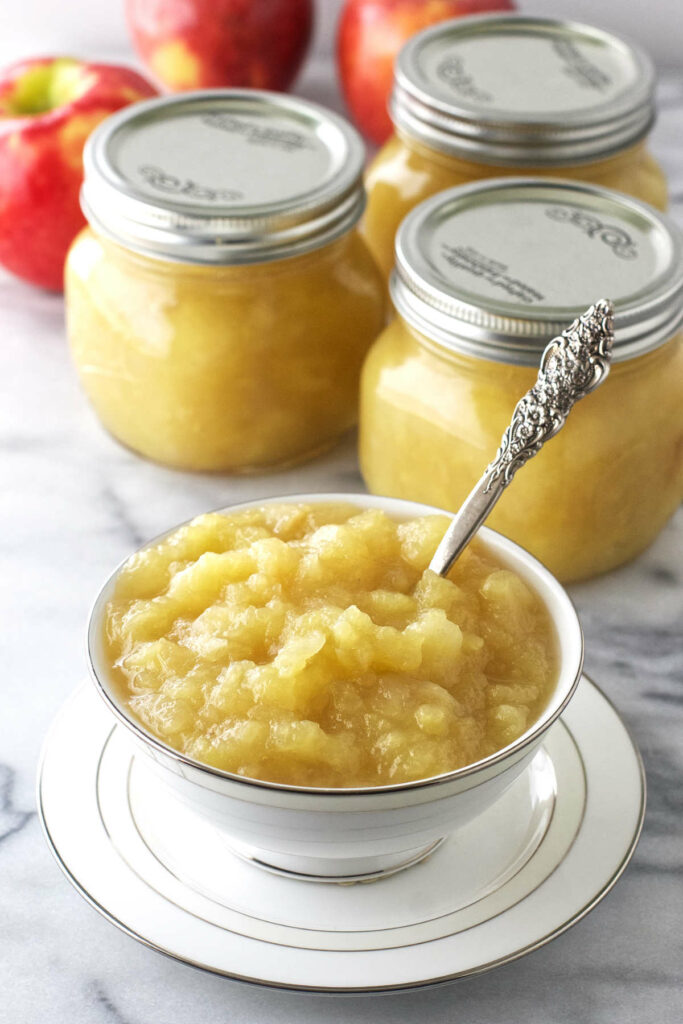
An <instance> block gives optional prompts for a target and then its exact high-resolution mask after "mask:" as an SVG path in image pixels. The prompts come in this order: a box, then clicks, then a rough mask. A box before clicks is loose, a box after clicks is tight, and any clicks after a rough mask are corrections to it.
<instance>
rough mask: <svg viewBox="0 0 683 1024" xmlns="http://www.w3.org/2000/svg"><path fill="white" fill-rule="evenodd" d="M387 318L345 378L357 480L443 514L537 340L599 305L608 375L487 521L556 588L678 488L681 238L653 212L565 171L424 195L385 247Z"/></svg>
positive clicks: (491, 447) (505, 416)
mask: <svg viewBox="0 0 683 1024" xmlns="http://www.w3.org/2000/svg"><path fill="white" fill-rule="evenodd" d="M391 290H392V298H393V300H394V304H395V306H396V309H397V312H398V314H399V315H398V318H397V319H396V320H395V321H394V322H393V323H391V324H390V325H389V326H388V327H387V328H386V329H385V331H384V333H383V334H382V335H381V336H380V338H379V339H378V341H377V342H376V344H375V345H374V346H373V348H372V349H371V351H370V353H369V355H368V358H367V360H366V363H365V367H364V370H363V375H362V379H361V430H360V453H361V468H362V471H363V475H364V477H365V480H366V482H367V484H368V487H369V489H370V490H371V491H373V492H375V493H379V494H385V495H389V496H391V497H400V498H409V499H412V500H416V501H422V502H426V503H429V504H434V505H438V506H440V507H442V508H447V509H451V510H453V511H455V510H456V509H458V508H459V507H460V505H461V504H462V502H463V501H464V499H465V498H466V497H467V495H468V494H469V492H470V490H471V489H472V487H473V486H474V484H475V483H476V482H477V480H478V479H479V477H480V476H481V474H482V473H483V471H484V469H485V467H486V465H487V464H488V463H489V462H490V461H491V460H492V459H493V457H494V456H495V454H496V451H497V448H498V445H499V442H500V439H501V436H502V434H503V431H504V429H505V428H506V426H507V425H508V424H509V422H510V419H511V416H512V412H513V409H514V407H515V405H516V403H517V401H518V400H519V399H520V398H521V397H522V395H523V394H524V393H525V392H526V391H527V390H528V389H529V388H530V387H531V386H532V384H533V383H534V381H535V379H536V375H537V371H538V365H539V361H540V356H541V353H542V351H543V348H544V347H545V344H546V343H547V341H548V340H549V339H550V338H551V337H553V336H554V335H557V334H559V333H560V331H561V330H562V329H563V328H564V327H566V326H568V324H569V322H570V321H571V320H572V319H573V318H574V317H575V316H576V315H578V313H580V312H583V310H584V309H586V308H587V307H588V306H589V305H591V303H593V302H595V301H597V300H598V299H600V298H607V299H612V300H613V301H614V304H615V345H614V355H613V365H612V369H611V373H610V376H609V378H608V379H607V381H606V382H605V383H604V384H602V385H601V386H600V388H599V389H598V390H597V391H596V392H595V393H594V394H592V395H591V396H590V397H589V398H587V399H586V400H584V401H582V402H579V403H578V405H577V406H576V408H575V409H574V410H572V412H571V414H570V416H569V419H568V422H567V424H566V425H565V427H564V428H563V429H562V431H561V432H560V433H559V434H558V435H557V437H555V438H553V439H552V440H551V441H549V442H548V443H547V444H546V446H545V447H544V449H543V451H541V452H540V453H539V454H538V455H537V456H535V457H534V459H532V460H531V462H530V463H529V464H528V465H527V466H525V467H524V468H523V469H520V471H519V472H518V473H517V475H516V476H515V479H514V483H513V484H512V486H511V487H510V488H509V489H508V490H507V491H506V492H505V493H504V494H503V496H502V498H501V499H500V501H499V503H498V505H497V506H496V507H495V509H494V511H493V513H492V515H491V516H490V518H489V520H488V521H487V524H488V525H490V526H492V527H493V528H494V529H496V530H499V531H500V532H501V533H503V534H505V535H506V536H508V537H511V538H512V539H513V540H515V541H517V543H519V544H521V545H522V546H523V547H525V548H527V549H528V550H529V551H531V552H532V554H534V555H536V557H537V558H539V559H540V560H541V561H542V562H544V563H545V564H546V565H547V566H548V568H549V569H550V570H551V571H552V572H553V573H554V574H555V575H556V576H558V577H559V579H560V580H562V581H564V582H569V581H573V580H579V579H585V578H588V577H590V576H594V575H597V574H598V573H601V572H605V571H606V570H609V569H612V568H614V567H615V566H617V565H620V564H621V563H623V562H626V561H628V560H629V559H631V558H633V557H634V556H636V555H637V554H638V553H639V552H641V551H642V550H643V549H644V548H645V547H647V545H648V544H649V543H650V542H651V541H652V540H653V539H654V538H655V536H656V535H657V534H658V532H659V531H660V530H661V529H662V527H663V526H664V524H665V523H666V521H667V519H668V518H669V517H670V516H671V514H672V513H673V511H674V510H675V508H676V506H677V505H678V503H679V502H680V500H681V496H682V494H683V335H682V334H681V324H682V323H683V249H682V244H681V239H680V236H679V233H678V231H677V229H676V228H675V227H674V226H673V225H672V224H671V223H669V222H668V221H667V220H666V218H664V217H663V216H662V215H661V214H658V213H657V212H656V211H655V210H654V209H652V208H651V207H649V206H646V205H645V204H643V203H639V202H638V201H636V200H633V199H629V198H627V197H625V196H621V195H619V194H617V193H615V192H611V191H609V190H607V189H601V188H599V187H597V186H592V185H580V184H577V183H572V182H569V181H565V182H557V183H550V182H544V181H543V180H541V179H522V178H519V179H493V180H490V181H487V182H482V183H479V184H475V185H469V186H466V187H463V188H459V189H452V190H450V191H448V192H444V193H441V194H440V195H438V196H435V197H433V198H432V199H429V200H427V201H426V202H424V203H422V204H421V205H420V206H419V207H417V208H416V209H415V210H414V211H413V212H412V213H411V214H410V215H409V216H408V218H407V219H406V221H405V222H404V224H403V225H402V226H401V229H400V231H399V233H398V236H397V240H396V270H395V272H394V274H393V275H392V281H391Z"/></svg>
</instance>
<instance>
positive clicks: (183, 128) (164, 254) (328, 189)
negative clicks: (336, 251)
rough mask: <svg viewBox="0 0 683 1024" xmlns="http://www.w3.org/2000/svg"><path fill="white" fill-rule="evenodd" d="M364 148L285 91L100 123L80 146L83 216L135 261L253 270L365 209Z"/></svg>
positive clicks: (165, 103)
mask: <svg viewBox="0 0 683 1024" xmlns="http://www.w3.org/2000/svg"><path fill="white" fill-rule="evenodd" d="M363 161H364V147H363V143H362V142H361V139H360V136H359V135H358V134H357V132H356V131H355V130H354V129H353V128H351V126H350V125H348V124H347V123H346V121H344V120H343V119H342V118H340V117H337V116H336V115H335V114H332V113H330V111H328V110H325V109H324V108H323V107H319V106H318V105H317V104H314V103H308V102H307V101H305V100H300V99H295V98H294V97H291V96H285V95H282V94H280V93H270V92H260V91H256V90H239V89H225V90H223V89H221V90H218V89H217V90H209V91H205V92H195V93H191V94H185V95H179V96H169V97H164V98H162V99H155V100H149V101H147V102H145V103H136V104H134V105H133V106H130V107H127V108H125V109H124V110H122V111H120V112H119V113H117V114H114V115H113V116H112V117H109V118H107V120H106V121H104V122H103V123H102V124H101V125H100V127H98V128H97V129H96V130H95V131H94V132H93V134H92V135H91V136H90V139H89V140H88V143H87V145H86V148H85V154H84V164H85V180H84V184H83V189H82V192H81V204H82V207H83V212H84V213H85V216H86V217H87V219H88V221H89V222H90V223H91V224H92V226H93V227H94V228H95V229H96V230H97V231H99V232H102V233H103V234H105V235H107V236H109V237H110V238H112V239H113V240H114V241H116V242H118V243H119V244H121V245H123V246H125V247H126V248H128V249H133V250H135V251H136V252H141V253H145V254H146V255H150V256H155V257H158V258H160V259H164V260H179V261H182V262H184V263H211V264H215V263H222V264H226V263H227V264H234V263H256V262H263V261H266V260H273V259H280V258H283V257H285V256H293V255H297V254H299V253H303V252H307V251H310V250H312V249H316V248H318V247H319V246H321V245H324V244H326V243H327V242H330V241H332V240H333V239H334V238H337V237H338V236H340V235H342V234H344V232H346V231H348V230H349V228H350V227H352V226H353V225H354V224H355V223H356V221H357V220H358V218H359V217H360V215H361V213H362V212H363V207H364V203H365V194H364V191H363V184H362V171H363Z"/></svg>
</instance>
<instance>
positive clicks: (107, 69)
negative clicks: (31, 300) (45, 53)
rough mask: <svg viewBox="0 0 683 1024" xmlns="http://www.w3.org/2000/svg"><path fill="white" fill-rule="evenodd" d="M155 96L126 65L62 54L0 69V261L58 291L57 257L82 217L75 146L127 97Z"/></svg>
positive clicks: (79, 157)
mask: <svg viewBox="0 0 683 1024" xmlns="http://www.w3.org/2000/svg"><path fill="white" fill-rule="evenodd" d="M154 95H156V89H155V88H154V87H153V86H152V85H150V83H149V82H148V81H146V80H145V79H144V78H142V76H141V75H138V74H137V73H136V72H134V71H131V70H130V69H129V68H124V67H116V66H114V65H109V64H88V63H83V62H81V61H78V60H74V59H72V58H67V57H45V58H40V59H37V60H26V61H22V62H21V63H19V64H14V65H12V66H11V67H9V68H6V69H5V70H4V71H0V263H1V264H2V265H3V266H4V267H6V268H7V269H8V270H10V271H12V273H14V274H16V275H17V276H18V277H23V278H25V280H27V281H31V282H33V284H37V285H41V286H42V287H43V288H49V289H51V290H53V291H61V289H62V275H63V270H64V258H65V256H66V253H67V250H68V248H69V246H70V244H71V242H72V241H73V239H74V237H75V236H76V235H77V233H78V232H79V231H80V229H81V227H82V226H83V225H84V224H85V219H84V217H83V214H82V213H81V209H80V206H79V200H78V196H79V191H80V187H81V182H82V180H83V145H84V143H85V140H86V139H87V137H88V135H89V134H90V132H91V131H92V130H93V128H94V127H95V126H96V125H97V124H99V122H100V121H102V120H103V119H104V118H105V117H108V116H109V114H111V113H112V112H113V111H115V110H118V109H119V108H120V107H124V106H126V104H128V103H134V102H135V101H136V100H140V99H144V98H146V97H149V96H154Z"/></svg>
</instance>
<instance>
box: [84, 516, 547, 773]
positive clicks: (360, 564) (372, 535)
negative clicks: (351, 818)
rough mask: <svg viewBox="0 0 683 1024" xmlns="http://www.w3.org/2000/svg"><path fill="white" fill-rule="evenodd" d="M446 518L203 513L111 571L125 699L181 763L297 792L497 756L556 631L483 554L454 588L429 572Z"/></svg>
mask: <svg viewBox="0 0 683 1024" xmlns="http://www.w3.org/2000/svg"><path fill="white" fill-rule="evenodd" d="M448 521H449V520H448V519H447V517H445V516H425V517H422V518H418V519H412V520H406V521H403V522H397V521H395V520H394V519H392V518H390V517H389V516H387V515H386V514H385V513H384V512H382V511H380V510H378V509H375V508H369V509H359V508H358V507H357V506H355V505H350V504H331V503H320V504H313V505H307V504H301V503H296V504H287V503H282V504H269V505H265V506H262V507H249V508H246V509H243V510H238V511H236V512H234V513H232V514H220V513H214V514H209V515H204V516H200V517H199V518H198V519H195V520H194V521H193V522H191V523H189V524H188V525H186V526H184V527H181V528H180V529H178V530H176V531H174V532H173V533H171V534H169V535H167V536H166V537H165V538H163V539H162V540H160V541H159V542H157V543H155V544H153V545H151V546H148V547H147V548H144V549H142V550H141V551H139V552H138V553H137V554H136V555H134V556H133V557H132V558H131V559H130V560H129V561H128V562H127V563H126V564H125V566H124V567H123V569H122V570H121V571H120V572H119V574H118V576H117V580H116V586H115V589H114V593H113V597H112V599H111V600H110V602H109V603H108V605H107V608H106V612H105V625H104V629H105V637H106V639H105V645H106V651H107V655H106V656H107V659H108V661H109V663H110V665H111V672H112V675H113V682H114V686H115V689H116V691H117V692H118V694H119V699H120V700H121V702H122V703H123V705H124V706H125V707H126V709H127V712H128V713H130V714H131V715H132V716H133V717H134V718H135V719H137V720H138V721H139V722H140V723H141V724H142V725H143V727H144V728H145V729H146V730H148V731H149V732H150V733H152V734H153V735H154V736H156V737H158V738H159V739H161V740H163V741H164V742H165V743H167V744H168V745H169V746H171V747H173V748H175V749H177V750H179V751H181V752H182V753H183V754H185V755H187V756H189V757H191V758H193V759H195V760H197V761H199V762H202V763H204V764H208V765H210V766H212V767H214V768H218V769H221V770H225V771H228V772H231V773H234V774H237V775H241V776H245V777H248V778H254V779H263V780H267V781H271V782H279V783H288V784H291V785H302V786H316V787H350V786H377V785H384V784H395V783H401V782H408V781H412V780H415V779H421V778H428V777H431V776H434V775H438V774H441V773H444V772H448V771H452V770H454V769H456V768H459V767H462V766H464V765H468V764H470V763H472V762H475V761H477V760H479V759H481V758H483V757H486V756H488V755H490V754H492V753H494V752H495V751H497V750H499V749H500V748H502V747H505V746H507V745H508V744H510V743H512V742H514V741H515V740H516V739H518V738H519V737H520V736H521V735H522V734H523V733H524V732H525V731H526V730H527V729H528V728H529V727H530V726H531V725H532V724H533V723H534V722H535V721H536V720H537V718H538V717H539V716H540V714H541V713H542V711H543V710H544V707H545V705H546V703H547V701H548V698H549V696H550V694H551V693H552V690H553V688H554V686H555V681H556V678H557V664H556V650H555V643H556V638H555V635H554V627H553V625H552V622H551V619H550V616H549V613H548V611H547V609H546V608H545V606H544V604H543V603H542V601H541V599H540V598H539V597H538V596H537V595H536V594H535V592H533V591H532V590H531V589H530V588H529V587H528V586H527V584H526V583H524V582H523V581H522V579H521V578H520V577H519V576H518V575H517V574H516V573H515V572H513V571H511V570H509V569H507V568H506V567H505V566H504V565H501V564H499V563H498V562H497V561H496V560H495V559H494V558H493V556H492V555H490V554H489V552H488V551H487V548H486V546H485V545H484V544H482V543H481V542H478V541H475V542H473V543H472V544H471V545H470V546H469V547H468V548H467V549H466V551H465V552H464V553H463V555H462V556H461V557H460V558H459V559H458V561H457V562H456V564H455V566H454V567H453V569H452V571H451V573H450V575H449V578H448V579H442V578H441V577H439V576H437V575H436V574H434V573H432V572H430V571H429V570H427V566H428V564H429V561H430V559H431V556H432V555H433V553H434V551H435V549H436V547H437V544H438V542H439V540H440V539H441V537H442V535H443V533H444V531H445V529H446V527H447V525H448Z"/></svg>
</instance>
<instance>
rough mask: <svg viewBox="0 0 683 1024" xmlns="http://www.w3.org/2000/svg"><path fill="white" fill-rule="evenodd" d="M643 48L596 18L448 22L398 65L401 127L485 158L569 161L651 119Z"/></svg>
mask: <svg viewBox="0 0 683 1024" xmlns="http://www.w3.org/2000/svg"><path fill="white" fill-rule="evenodd" d="M654 86H655V74H654V69H653V66H652V62H651V61H650V59H649V57H648V56H647V55H646V54H645V53H643V52H642V50H640V49H638V48H637V47H635V46H633V45H631V44H630V43H627V42H625V41H624V40H623V39H620V38H618V37H617V36H614V35H611V34H610V33H608V32H603V31H602V30H600V29H597V28H592V27H591V26H590V25H581V24H578V23H577V22H571V21H559V20H555V19H552V18H533V17H522V16H520V15H514V14H513V15H496V14H494V15H480V16H477V17H469V18H457V19H455V20H452V21H446V22H442V23H441V24H439V25H436V26H435V27H434V28H431V29H427V30H425V31H424V32H420V33H418V34H417V35H416V36H414V37H413V38H412V39H411V40H410V41H409V42H408V43H407V44H406V46H404V47H403V49H402V50H401V52H400V54H399V56H398V59H397V61H396V66H395V77H394V90H393V94H392V98H391V103H390V112H391V115H392V118H393V120H394V123H395V125H396V127H397V128H398V129H402V130H403V131H405V132H406V133H407V134H408V135H409V136H411V137H413V138H415V139H417V140H418V141H422V142H424V143H425V145H427V146H430V147H431V148H434V149H439V150H443V151H444V152H446V153H450V154H453V155H455V156H460V157H464V158H465V159H469V160H473V161H475V162H477V161H478V162H480V163H492V164H504V165H513V166H519V167H524V166H526V167H530V166H562V165H565V166H566V165H568V164H574V163H581V162H585V161H588V160H597V159H603V158H605V157H608V156H610V155H612V154H614V153H615V152H618V151H619V150H621V149H624V148H625V147H626V146H629V145H633V144H634V143H635V142H637V141H638V139H640V138H641V137H642V136H643V135H645V134H646V133H647V131H648V130H649V128H650V127H651V126H652V123H653V121H654Z"/></svg>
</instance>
